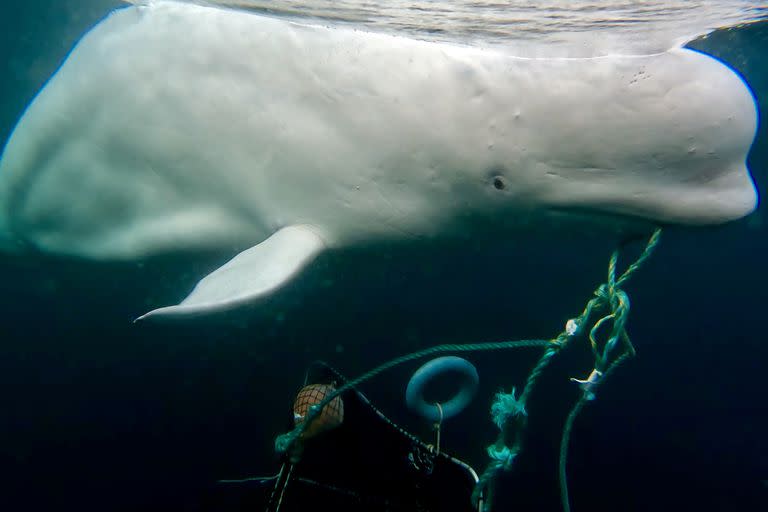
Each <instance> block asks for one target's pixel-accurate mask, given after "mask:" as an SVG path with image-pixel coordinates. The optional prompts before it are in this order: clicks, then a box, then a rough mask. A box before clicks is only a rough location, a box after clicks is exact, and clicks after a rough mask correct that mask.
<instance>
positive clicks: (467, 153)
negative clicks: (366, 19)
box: [0, 1, 757, 260]
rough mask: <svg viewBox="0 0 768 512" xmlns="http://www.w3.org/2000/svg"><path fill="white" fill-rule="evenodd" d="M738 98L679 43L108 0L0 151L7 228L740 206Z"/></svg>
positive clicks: (360, 236) (419, 234) (53, 235)
mask: <svg viewBox="0 0 768 512" xmlns="http://www.w3.org/2000/svg"><path fill="white" fill-rule="evenodd" d="M756 125H757V114H756V107H755V103H754V99H753V97H752V94H751V92H750V90H749V88H748V87H747V86H746V85H745V83H744V82H743V81H742V80H741V78H740V77H739V76H737V74H736V73H734V72H733V71H732V70H731V69H729V68H728V67H727V66H726V65H724V64H722V63H721V62H719V61H717V60H715V59H713V58H711V57H709V56H707V55H704V54H701V53H697V52H695V51H692V50H688V49H684V48H673V49H670V50H669V51H667V52H664V53H660V54H655V55H646V56H621V55H608V56H604V57H600V58H590V59H581V58H577V59H568V58H563V59H552V58H549V59H535V58H520V57H515V56H512V55H508V54H506V53H505V52H504V51H502V50H500V49H494V50H490V49H481V48H473V47H470V46H462V45H452V44H446V43H436V42H427V41H419V40H414V39H409V38H405V37H398V36H393V35H385V34H375V33H369V32H365V31H359V30H353V29H349V28H335V27H326V26H321V25H312V24H307V23H296V22H292V21H289V20H284V19H277V18H270V17H266V16H262V15H257V14H254V13H247V12H239V11H235V10H227V9H222V8H214V7H205V6H199V5H192V4H185V3H177V2H171V1H167V2H166V1H158V2H152V3H151V4H149V5H146V6H132V7H128V8H123V9H119V10H117V11H114V12H113V13H112V14H110V15H109V16H108V18H106V19H105V20H104V21H102V22H101V23H100V24H98V25H97V26H96V27H94V28H93V29H92V30H91V31H90V32H89V33H88V34H86V35H85V36H84V37H83V39H82V40H81V41H80V42H79V43H78V44H77V46H76V47H75V48H74V49H73V51H72V52H71V54H70V55H69V56H68V58H67V59H66V61H65V62H64V63H63V65H62V66H61V68H60V69H59V70H58V71H57V72H56V73H55V75H54V76H53V77H52V78H51V79H50V81H49V82H48V83H47V84H46V85H45V87H44V88H43V89H42V91H41V92H40V93H39V94H38V95H37V97H36V98H35V99H34V101H33V102H32V103H31V105H30V106H29V107H28V109H27V110H26V112H25V113H24V115H23V116H22V118H21V119H20V121H19V123H18V125H17V126H16V128H15V130H14V132H13V134H12V136H11V138H10V140H9V141H8V143H7V145H6V147H5V149H4V152H3V155H2V160H0V238H1V239H2V242H3V243H2V245H3V246H4V247H5V248H6V249H10V250H13V249H15V250H19V251H21V250H34V251H39V252H43V253H49V254H55V255H65V256H75V257H81V258H89V259H97V260H131V259H134V258H142V257H146V256H151V255H155V254H160V253H166V252H174V251H190V250H193V251H194V250H209V249H221V248H226V247H233V248H235V247H236V248H238V250H240V249H242V248H244V247H250V246H253V245H256V244H258V243H260V242H261V241H263V240H265V239H267V238H268V237H269V236H271V235H272V234H273V233H275V232H276V231H278V230H279V229H281V228H283V227H286V226H292V225H305V226H310V227H311V229H312V230H314V231H315V232H316V233H318V235H319V236H320V237H321V238H322V240H323V242H324V246H325V247H345V246H353V245H359V244H365V243H368V242H371V241H375V240H381V239H403V240H410V239H417V238H423V237H426V238H429V237H451V236H467V232H468V230H469V231H471V229H473V228H472V223H471V222H469V221H468V220H467V219H472V222H482V223H486V224H487V225H488V226H491V227H492V228H496V229H498V233H499V234H502V233H503V232H504V231H505V230H507V229H518V228H519V227H520V226H524V227H525V228H526V229H536V227H537V226H538V225H539V224H538V220H537V219H539V218H541V219H544V218H546V217H547V216H548V215H549V214H550V213H556V214H557V215H560V216H563V215H565V216H568V214H569V213H570V212H572V213H574V215H576V214H579V215H581V214H583V213H585V212H586V213H595V214H599V215H600V216H601V217H603V218H604V217H606V216H607V217H609V218H615V220H616V222H617V223H621V222H623V221H624V219H627V218H635V219H641V220H643V221H648V222H649V223H652V224H657V223H662V224H683V225H708V224H719V223H723V222H727V221H731V220H734V219H738V218H740V217H743V216H745V215H747V214H748V213H750V212H751V211H753V209H754V208H755V207H756V191H755V187H754V184H753V182H752V179H751V177H750V174H749V171H748V169H747V167H746V156H747V153H748V151H749V148H750V145H751V143H752V141H753V138H754V135H755V130H756Z"/></svg>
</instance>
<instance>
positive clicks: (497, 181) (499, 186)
mask: <svg viewBox="0 0 768 512" xmlns="http://www.w3.org/2000/svg"><path fill="white" fill-rule="evenodd" d="M493 188H495V189H496V190H504V189H505V188H507V184H506V183H504V178H502V177H501V176H496V177H495V178H493Z"/></svg>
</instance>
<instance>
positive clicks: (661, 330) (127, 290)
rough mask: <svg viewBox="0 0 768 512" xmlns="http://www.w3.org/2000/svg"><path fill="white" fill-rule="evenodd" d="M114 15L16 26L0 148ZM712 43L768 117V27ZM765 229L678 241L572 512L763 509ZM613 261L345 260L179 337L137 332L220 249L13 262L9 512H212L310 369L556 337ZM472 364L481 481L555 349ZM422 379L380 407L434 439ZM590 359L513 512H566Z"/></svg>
mask: <svg viewBox="0 0 768 512" xmlns="http://www.w3.org/2000/svg"><path fill="white" fill-rule="evenodd" d="M114 3H115V2H111V1H106V0H104V1H101V2H95V1H94V2H89V5H87V6H84V3H83V2H78V1H76V0H68V1H61V2H51V1H50V0H48V1H46V0H35V1H27V2H17V4H18V5H13V6H9V7H6V8H5V10H4V16H3V17H2V19H1V20H0V54H1V55H2V58H0V98H2V101H1V102H0V139H2V140H5V138H6V137H7V135H8V134H9V132H10V130H11V128H12V126H13V123H14V121H15V119H16V118H17V117H18V116H19V115H20V114H21V112H22V109H23V108H24V106H25V105H26V104H27V103H28V101H29V100H30V99H31V98H32V97H33V95H34V93H35V92H36V91H37V89H38V88H39V87H40V86H41V84H42V83H43V82H44V80H45V79H46V78H47V77H48V76H49V75H50V74H51V73H52V72H53V71H54V70H55V68H56V66H57V65H58V63H59V62H60V60H61V59H62V58H63V56H64V55H65V54H66V52H67V51H68V50H69V48H70V47H71V45H72V43H73V42H74V40H75V38H76V37H77V36H78V35H79V34H80V33H81V32H82V31H83V30H84V29H85V28H87V27H88V26H90V25H91V24H92V23H93V22H94V21H95V20H97V19H98V18H99V17H100V16H102V15H103V13H104V12H106V10H107V8H108V7H110V6H112V5H113V4H114ZM699 47H700V48H701V49H702V50H705V51H708V52H710V53H712V54H713V55H716V56H718V57H719V58H722V59H723V60H725V61H726V62H728V63H730V64H731V65H732V66H734V67H735V68H736V69H737V70H739V71H740V72H741V73H742V74H743V76H744V77H745V79H746V80H747V82H748V83H749V84H750V85H751V86H752V88H753V89H754V91H755V92H756V94H757V97H758V101H759V104H760V108H761V112H765V111H766V109H765V107H766V101H767V100H766V98H768V61H766V59H765V57H764V56H765V55H767V54H768V53H767V52H768V26H766V25H765V24H763V25H753V26H750V27H746V28H742V29H739V30H737V31H729V32H724V33H720V34H716V35H714V36H712V37H710V38H709V39H708V40H706V42H705V43H702V44H701V45H699ZM767 135H768V133H767V132H766V127H765V124H763V123H761V125H760V133H759V136H758V140H757V143H756V145H755V147H754V148H753V151H752V153H751V155H750V165H751V168H752V171H753V174H754V176H755V179H756V181H757V182H758V186H759V188H760V191H761V196H762V197H764V196H765V187H766V183H767V182H768V175H767V174H766V171H767V170H768V138H767V137H766V136H767ZM764 218H765V212H764V211H763V210H760V211H758V212H757V213H756V214H754V215H752V216H751V217H749V218H747V219H745V220H743V221H740V222H737V223H734V224H731V225H728V226H726V227H722V228H717V229H707V230H694V231H683V230H669V231H668V232H666V233H665V234H664V235H663V240H662V244H661V245H660V246H659V248H658V251H657V252H656V254H655V255H654V257H653V258H652V260H651V261H650V262H649V263H648V265H647V266H646V267H644V268H643V269H642V270H641V271H640V272H639V273H638V274H637V275H636V277H635V278H634V279H633V281H632V282H631V283H630V284H629V285H628V287H627V291H628V292H629V293H630V294H631V298H632V306H633V308H632V312H631V318H630V324H629V330H630V334H631V335H632V337H633V340H634V342H635V344H636V347H637V349H638V356H637V358H635V359H633V360H632V361H630V362H629V363H628V364H627V365H626V366H624V367H622V368H621V369H620V370H619V371H617V373H616V374H615V375H614V376H613V377H612V379H611V380H610V381H609V382H608V383H607V384H606V385H605V386H604V387H603V388H602V389H601V390H600V395H599V397H598V400H596V401H595V402H593V403H591V404H590V405H589V406H588V407H587V408H586V409H585V411H584V412H583V414H582V415H581V416H580V418H579V419H578V421H577V423H576V426H575V429H574V432H573V436H572V448H571V452H570V461H569V467H568V469H569V475H570V479H571V498H572V503H573V510H576V511H579V510H591V511H593V512H596V511H615V510H623V511H666V510H669V511H672V510H674V511H680V510H699V511H753V510H754V511H758V510H768V483H767V482H768V441H766V436H765V432H768V405H767V404H768V402H766V399H765V395H766V391H768V387H767V386H766V383H765V380H764V379H765V377H766V375H768V363H767V362H766V361H768V329H766V326H765V323H764V322H765V320H766V317H767V315H766V309H767V308H768V271H766V268H765V265H766V255H768V237H767V236H766V235H767V234H768V226H766V225H765V223H764V222H763V219H764ZM611 249H612V241H610V240H604V241H598V240H590V241H589V243H578V240H568V241H563V242H560V241H553V240H550V239H546V238H544V237H542V238H538V237H535V236H529V237H527V238H521V239H515V240H510V241H509V242H508V243H507V244H506V246H503V247H498V246H496V247H495V248H494V249H493V250H492V251H491V250H489V249H488V248H486V247H484V246H483V245H478V246H474V247H469V248H467V247H461V246H449V247H435V248H433V249H432V250H431V258H424V257H423V256H424V254H423V252H422V253H421V254H420V256H421V257H420V259H419V264H418V265H413V264H411V261H412V259H411V258H409V254H408V253H404V252H403V251H394V250H390V249H389V248H387V247H381V248H379V250H378V252H377V253H376V254H373V253H371V252H366V253H350V254H344V255H334V256H329V257H327V258H325V259H322V260H321V261H320V265H319V266H320V268H319V269H318V271H316V272H315V273H314V274H312V275H309V276H307V277H306V278H305V279H303V280H302V281H301V282H299V283H297V284H296V286H293V287H292V288H290V289H288V290H286V291H285V292H284V293H282V294H280V296H279V297H278V298H277V299H276V300H275V301H274V303H272V304H270V305H269V306H268V307H266V308H262V309H260V310H257V311H249V312H245V313H243V314H239V315H237V316H233V317H230V318H225V319H220V320H221V321H215V322H214V321H211V320H203V321H196V322H194V323H190V324H182V325H166V326H158V325H151V324H146V325H134V324H132V323H131V320H132V318H134V317H135V316H136V315H138V314H140V313H142V312H144V311H145V310H147V309H148V307H150V306H155V305H158V304H165V303H169V302H173V301H174V300H177V299H178V298H179V296H180V294H183V292H184V291H186V290H188V289H189V287H191V286H192V285H193V284H194V282H195V281H196V279H197V278H198V277H199V276H201V275H204V274H205V273H206V272H207V271H208V270H209V269H211V268H213V267H215V266H216V265H217V264H218V263H219V262H220V260H221V255H212V256H211V257H210V258H202V259H201V260H197V261H194V262H190V261H184V260H178V259H176V260H174V259H165V260H160V261H158V260H154V261H146V262H140V264H131V265H128V264H126V265H103V266H102V265H99V266H94V265H86V264H83V263H78V262H61V261H51V260H45V259H28V260H24V261H17V260H10V259H5V260H2V261H0V265H2V266H0V280H1V281H0V282H1V283H2V285H1V286H2V287H1V288H0V290H2V298H0V405H1V409H0V510H8V511H16V510H18V511H30V510H52V509H60V510H81V511H88V510H100V511H101V510H213V509H215V508H214V506H213V505H212V503H213V501H212V498H211V496H212V495H216V494H217V493H219V492H220V490H218V489H217V488H216V484H215V481H216V480H217V479H219V478H231V477H238V476H243V475H249V474H270V473H273V472H275V470H276V469H277V467H278V459H277V457H276V456H275V455H274V454H273V451H272V443H273V440H274V437H275V436H276V435H277V434H279V433H281V432H282V431H283V430H284V427H285V418H286V414H287V412H288V411H289V407H290V404H291V401H292V399H293V396H294V393H295V392H296V390H297V389H298V388H299V387H300V385H301V383H302V379H303V374H304V370H305V368H306V366H307V365H308V364H309V362H310V361H312V360H314V359H316V358H322V359H325V360H327V361H329V362H330V363H332V364H333V365H335V366H336V367H337V368H339V369H341V370H342V371H343V372H345V373H346V374H347V375H350V376H352V375H356V374H358V373H361V372H363V371H365V370H367V369H368V368H370V367H371V366H374V365H375V364H377V363H379V362H382V361H384V360H386V359H388V358H390V357H394V356H396V355H400V354H401V353H404V352H408V351H411V350H413V349H416V348H421V347H426V346H429V345H433V344H437V343H463V342H475V341H489V340H499V339H512V338H531V337H549V336H552V335H555V334H556V333H557V332H559V331H560V330H561V329H562V326H563V323H564V321H565V319H567V318H569V317H572V316H575V315H576V314H577V313H578V312H580V311H581V309H582V307H583V305H584V303H585V301H586V300H588V299H589V297H590V294H591V292H592V290H593V289H594V288H595V286H596V285H598V284H599V283H600V282H602V280H603V279H604V277H603V276H604V272H605V265H606V263H607V257H608V254H609V252H610V250H611ZM180 267H183V268H184V272H181V273H179V272H177V269H179V268H180ZM329 281H332V284H329ZM307 290H310V291H308V292H307ZM329 290H330V291H329ZM331 291H332V293H330V292H331ZM329 295H330V296H332V297H333V298H334V301H333V303H331V302H329V301H328V300H327V297H328V296H329ZM469 358H470V359H471V360H472V361H473V363H474V364H475V365H476V366H477V368H478V370H479V372H480V376H481V389H480V393H479V395H478V398H477V399H476V400H475V402H474V403H473V404H472V406H470V408H469V409H468V410H467V412H465V413H464V414H463V415H462V416H460V417H458V418H455V419H453V420H451V421H450V422H449V423H447V424H446V427H445V432H444V439H443V442H444V447H445V448H446V449H448V450H450V451H452V452H453V453H455V454H457V455H459V456H461V457H462V458H464V459H467V460H468V461H470V462H471V463H472V464H473V465H474V466H475V467H476V468H478V469H480V468H481V467H482V466H483V465H484V464H485V462H486V457H485V453H484V449H485V446H487V445H488V444H489V443H490V442H491V441H492V440H493V439H494V438H495V435H496V431H495V427H494V426H493V425H492V423H491V422H490V419H489V416H488V408H489V405H490V402H491V398H492V395H493V393H494V392H496V391H497V390H499V389H500V388H502V387H504V388H505V389H507V390H508V389H509V387H511V386H512V385H516V386H518V387H520V386H521V384H522V382H523V380H524V378H525V375H526V373H527V371H528V370H529V369H530V367H531V365H532V364H533V363H534V362H535V360H536V353H535V351H530V350H529V351H521V352H509V353H494V354H480V355H471V356H469ZM418 364H419V363H414V364H410V365H407V366H405V367H403V368H399V369H396V370H394V371H392V372H390V373H388V374H385V375H383V376H381V377H379V378H377V379H376V380H375V381H372V382H371V383H369V384H367V385H366V386H365V387H364V389H365V391H366V392H367V393H368V395H369V396H370V397H371V398H372V399H373V400H374V402H375V403H376V404H377V405H378V406H379V407H380V408H381V409H383V410H384V411H385V412H387V413H388V414H389V415H391V416H392V417H393V418H394V419H396V420H397V421H400V422H402V423H403V424H404V425H406V426H407V427H409V428H411V429H412V430H413V431H415V432H417V433H421V434H423V433H425V432H427V429H426V427H425V426H424V425H422V424H421V423H420V422H419V421H418V420H417V419H416V418H414V417H412V416H411V415H409V414H408V412H407V411H406V410H405V406H404V404H403V400H402V397H403V393H404V390H405V385H406V382H407V379H408V377H409V375H410V373H411V372H412V371H413V370H414V369H415V368H416V367H417V366H418ZM589 364H590V361H589V353H588V350H587V349H586V347H584V346H583V344H581V345H578V346H575V347H573V348H571V349H569V350H567V351H565V352H564V353H562V354H561V355H560V356H559V358H558V360H557V361H556V362H555V363H554V364H553V365H552V367H551V368H550V369H549V370H548V371H547V373H546V374H545V376H544V377H543V381H542V382H543V384H542V386H541V387H540V388H539V389H538V390H537V392H536V395H535V396H534V397H532V401H531V403H530V404H529V412H530V415H531V422H530V434H529V436H528V439H527V445H526V447H525V451H524V452H523V454H522V455H521V458H520V460H519V461H518V462H519V463H518V465H517V468H516V470H515V471H514V472H513V473H511V474H508V475H505V476H504V477H503V480H502V481H501V483H500V486H499V495H498V506H497V510H509V511H513V510H514V511H518V510H523V511H547V510H558V509H559V497H558V488H557V473H556V469H557V450H558V443H559V436H560V430H561V428H562V424H563V421H564V419H565V416H566V414H567V411H568V408H569V406H570V404H572V402H573V401H574V400H575V399H576V398H577V396H578V394H577V389H576V388H575V387H573V385H572V384H571V383H569V382H568V380H567V378H568V377H571V376H578V377H583V376H584V375H585V374H586V373H588V370H589V368H590V366H589ZM371 446H372V447H373V448H372V450H371V457H372V458H374V459H375V457H383V456H386V454H382V453H378V452H377V451H376V450H375V446H376V440H375V439H372V440H371Z"/></svg>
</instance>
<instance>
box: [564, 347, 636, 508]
mask: <svg viewBox="0 0 768 512" xmlns="http://www.w3.org/2000/svg"><path fill="white" fill-rule="evenodd" d="M632 356H634V349H633V350H631V351H630V350H628V351H627V352H625V353H623V354H622V355H621V356H619V357H617V358H616V360H615V361H613V363H611V365H610V366H609V367H608V369H607V370H606V371H605V373H604V374H603V376H602V379H601V381H600V382H601V383H603V382H605V379H606V378H607V377H608V376H609V375H610V374H611V373H612V372H613V371H614V370H615V369H616V367H617V366H619V365H620V364H621V363H623V362H624V361H626V360H627V359H629V358H630V357H632ZM598 385H599V384H595V386H593V387H592V388H591V389H590V391H589V392H586V391H585V392H583V393H582V394H581V397H579V399H578V400H577V401H576V403H575V404H574V406H573V408H572V409H571V412H570V413H569V414H568V418H567V419H566V420H565V426H564V427H563V436H562V438H561V439H560V462H559V470H558V479H559V483H560V499H561V500H562V504H563V512H571V504H570V500H569V498H568V478H567V474H566V463H567V458H568V445H569V443H570V440H571V431H572V430H573V423H574V422H575V421H576V417H577V416H578V415H579V413H580V412H581V410H582V409H583V408H584V406H585V405H587V402H590V401H591V400H593V399H594V394H593V393H594V390H595V387H597V386H598Z"/></svg>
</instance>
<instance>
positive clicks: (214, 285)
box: [136, 225, 325, 321]
mask: <svg viewBox="0 0 768 512" xmlns="http://www.w3.org/2000/svg"><path fill="white" fill-rule="evenodd" d="M324 247H325V243H324V241H323V239H322V238H321V237H320V235H318V234H317V233H316V232H315V231H313V230H312V229H311V228H310V227H309V226H303V225H298V226H288V227H285V228H283V229H281V230H279V231H277V232H276V233H274V234H273V235H272V236H270V237H269V238H267V239H266V240H264V241H263V242H261V243H260V244H258V245H255V246H254V247H251V248H249V249H246V250H245V251H243V252H241V253H240V254H238V255H237V256H235V257H234V258H232V259H231V260H229V261H228V262H227V263H225V264H224V265H223V266H221V267H220V268H218V269H216V270H214V271H213V272H212V273H210V274H209V275H207V276H206V277H204V278H203V279H202V280H201V281H200V282H199V283H197V285H196V286H195V288H194V290H192V293H190V294H189V295H188V296H187V298H186V299H184V300H183V301H181V303H180V304H178V305H176V306H167V307H163V308H158V309H155V310H152V311H150V312H149V313H146V314H144V315H142V316H140V317H139V318H137V319H136V321H138V320H143V319H146V318H150V317H152V318H155V317H176V316H178V317H181V316H193V315H197V314H201V313H210V312H213V311H222V310H226V309H230V308H234V307H236V306H239V305H242V304H244V303H247V302H251V301H253V300H256V299H258V298H260V297H265V296H267V295H269V294H270V293H272V292H274V291H275V290H277V289H278V288H280V287H282V286H283V285H284V284H286V283H288V282H289V281H290V280H291V279H292V278H293V277H294V276H295V275H296V274H298V273H299V271H301V269H303V268H304V267H305V266H306V265H308V264H309V263H310V262H311V261H312V260H313V259H314V258H315V256H317V254H318V253H319V252H320V251H321V250H323V248H324Z"/></svg>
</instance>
